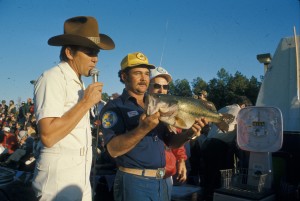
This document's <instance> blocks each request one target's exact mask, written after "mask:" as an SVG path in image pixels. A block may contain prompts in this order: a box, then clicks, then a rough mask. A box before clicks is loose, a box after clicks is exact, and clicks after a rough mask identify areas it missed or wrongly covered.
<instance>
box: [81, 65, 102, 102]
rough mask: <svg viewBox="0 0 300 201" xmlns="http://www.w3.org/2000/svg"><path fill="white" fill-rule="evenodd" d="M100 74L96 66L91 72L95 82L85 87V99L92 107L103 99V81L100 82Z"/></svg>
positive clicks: (90, 74)
mask: <svg viewBox="0 0 300 201" xmlns="http://www.w3.org/2000/svg"><path fill="white" fill-rule="evenodd" d="M98 75H99V71H98V70H97V69H95V68H93V69H91V70H90V72H89V76H92V80H93V83H92V84H90V85H89V86H88V87H87V88H86V89H85V92H84V97H83V99H85V100H86V101H88V102H89V104H90V107H92V106H94V105H96V104H98V103H99V102H100V101H101V95H102V87H103V83H101V82H98Z"/></svg>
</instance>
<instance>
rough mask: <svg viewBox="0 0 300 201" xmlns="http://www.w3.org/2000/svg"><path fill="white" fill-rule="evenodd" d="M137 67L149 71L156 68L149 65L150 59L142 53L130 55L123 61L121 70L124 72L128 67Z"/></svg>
mask: <svg viewBox="0 0 300 201" xmlns="http://www.w3.org/2000/svg"><path fill="white" fill-rule="evenodd" d="M136 66H145V67H147V68H149V69H154V68H155V66H154V65H152V64H149V62H148V58H147V57H146V56H145V55H144V54H143V53H141V52H134V53H129V54H128V55H127V56H126V57H124V59H123V60H122V61H121V70H124V69H125V68H127V67H136Z"/></svg>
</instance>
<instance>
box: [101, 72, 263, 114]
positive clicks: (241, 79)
mask: <svg viewBox="0 0 300 201" xmlns="http://www.w3.org/2000/svg"><path fill="white" fill-rule="evenodd" d="M260 86H261V82H260V81H258V80H257V78H255V77H254V76H252V77H251V78H250V79H248V78H247V77H246V76H244V75H242V74H241V73H240V72H239V71H237V72H236V73H235V74H234V75H231V74H229V73H228V72H227V71H226V70H225V69H224V68H221V69H220V70H219V71H218V72H217V77H216V78H212V79H211V80H209V81H208V82H206V81H204V80H203V79H202V78H201V77H197V78H195V79H193V81H192V82H191V83H190V82H189V81H188V80H187V79H177V80H175V81H172V82H171V83H170V91H169V93H170V94H171V95H176V96H185V97H192V96H193V95H199V93H200V92H201V91H202V90H205V91H207V93H208V97H207V99H208V100H209V101H211V102H213V103H214V104H215V106H216V108H217V109H220V108H222V107H224V106H226V105H230V104H232V103H233V100H234V99H235V97H236V96H246V97H248V98H249V99H250V101H251V102H252V104H253V105H254V104H255V102H256V98H257V95H258V92H259V88H260ZM115 96H116V93H115ZM109 98H110V96H109V95H108V94H107V93H103V94H102V99H103V100H104V101H108V100H109Z"/></svg>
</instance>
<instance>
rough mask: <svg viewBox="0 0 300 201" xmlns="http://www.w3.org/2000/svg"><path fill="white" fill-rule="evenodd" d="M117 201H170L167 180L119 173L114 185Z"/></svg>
mask: <svg viewBox="0 0 300 201" xmlns="http://www.w3.org/2000/svg"><path fill="white" fill-rule="evenodd" d="M114 199H115V201H141V200H142V201H166V200H170V199H171V198H169V195H168V192H167V183H166V180H165V179H156V178H152V177H144V176H137V175H133V174H128V173H125V172H122V171H120V170H119V171H118V172H117V174H116V178H115V183H114Z"/></svg>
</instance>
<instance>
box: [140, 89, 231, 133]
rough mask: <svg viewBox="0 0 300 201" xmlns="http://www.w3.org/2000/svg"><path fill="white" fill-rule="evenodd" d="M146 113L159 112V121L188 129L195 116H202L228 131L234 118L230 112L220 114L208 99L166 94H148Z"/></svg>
mask: <svg viewBox="0 0 300 201" xmlns="http://www.w3.org/2000/svg"><path fill="white" fill-rule="evenodd" d="M146 110H147V111H146V112H147V115H151V114H154V113H155V112H158V111H159V112H160V121H162V122H164V123H166V124H169V125H171V126H174V127H177V128H182V129H189V128H191V127H192V125H193V124H194V123H195V119H196V118H201V117H204V118H205V119H206V120H207V121H208V122H213V123H215V124H216V125H217V126H218V128H219V129H220V130H222V131H228V128H229V124H230V123H231V122H232V121H233V120H234V116H233V115H231V114H227V113H224V114H221V113H218V112H217V111H216V109H215V108H214V106H213V104H211V103H210V102H209V101H203V100H200V99H194V98H189V97H181V96H172V95H166V94H148V95H147V96H146Z"/></svg>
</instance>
